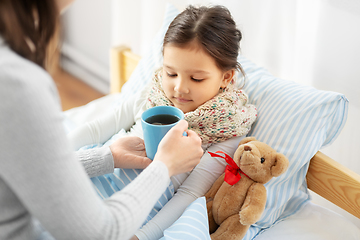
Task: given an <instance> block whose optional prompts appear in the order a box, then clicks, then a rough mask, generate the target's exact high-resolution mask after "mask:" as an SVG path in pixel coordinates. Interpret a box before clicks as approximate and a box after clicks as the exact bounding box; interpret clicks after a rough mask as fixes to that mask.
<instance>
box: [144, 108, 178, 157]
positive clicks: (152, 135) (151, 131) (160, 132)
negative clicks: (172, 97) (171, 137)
mask: <svg viewBox="0 0 360 240" xmlns="http://www.w3.org/2000/svg"><path fill="white" fill-rule="evenodd" d="M181 119H184V113H183V112H182V111H181V110H180V109H178V108H176V107H172V106H156V107H152V108H149V109H147V110H146V111H145V112H143V113H142V115H141V126H142V129H143V134H144V142H145V150H146V155H147V157H148V158H150V159H151V160H153V159H154V157H155V153H156V151H157V148H158V145H159V143H160V141H161V139H162V138H163V137H164V136H165V134H166V133H167V132H168V131H169V130H170V129H171V128H172V127H173V126H175V125H176V124H177V123H178V122H179V121H180V120H181Z"/></svg>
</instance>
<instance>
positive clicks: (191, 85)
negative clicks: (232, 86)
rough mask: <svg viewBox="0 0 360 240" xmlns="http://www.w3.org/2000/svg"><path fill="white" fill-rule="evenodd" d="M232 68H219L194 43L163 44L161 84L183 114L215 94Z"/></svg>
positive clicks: (227, 80)
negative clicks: (225, 69) (179, 45)
mask: <svg viewBox="0 0 360 240" xmlns="http://www.w3.org/2000/svg"><path fill="white" fill-rule="evenodd" d="M234 73H235V70H229V71H226V72H223V71H221V70H220V69H219V68H218V67H217V65H216V63H215V60H214V59H213V58H212V57H211V56H210V55H209V54H208V53H207V52H205V51H204V50H203V49H202V48H201V47H200V46H199V45H198V44H197V43H196V42H192V43H190V44H188V45H187V46H186V47H176V46H174V45H171V44H168V45H166V46H165V47H164V64H163V80H162V85H163V89H164V92H165V94H166V96H167V97H168V98H169V99H170V101H171V102H172V103H173V104H174V106H175V107H177V108H179V109H180V110H182V111H183V112H184V113H187V112H191V111H194V110H195V109H196V108H198V107H199V106H200V105H202V104H203V103H205V102H206V101H208V100H210V99H211V98H213V97H214V96H215V95H216V94H218V93H219V89H220V88H225V87H226V86H227V85H228V84H229V82H230V81H231V79H232V78H233V76H234Z"/></svg>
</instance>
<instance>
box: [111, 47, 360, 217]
mask: <svg viewBox="0 0 360 240" xmlns="http://www.w3.org/2000/svg"><path fill="white" fill-rule="evenodd" d="M139 60H140V57H139V56H138V55H136V54H134V53H132V52H131V50H130V49H129V48H126V47H116V48H112V49H111V64H110V68H111V69H110V70H111V93H117V92H120V91H121V87H122V85H123V84H124V83H125V82H126V81H127V80H128V79H129V77H130V75H131V73H132V72H133V70H134V69H135V67H136V65H137V64H138V62H139ZM306 179H307V184H308V188H309V189H310V190H312V191H313V192H315V193H317V194H319V195H320V196H322V197H323V198H325V199H327V200H328V201H330V202H332V203H334V204H335V205H337V206H339V207H340V208H342V209H344V210H346V211H347V212H349V213H351V214H352V215H354V216H355V217H357V218H359V219H360V175H358V174H356V173H355V172H353V171H351V170H350V169H348V168H346V167H344V166H342V165H341V164H340V163H338V162H336V161H335V160H333V159H331V158H330V157H328V156H326V155H325V154H323V153H322V152H318V153H316V154H315V156H314V157H313V158H312V159H311V161H310V166H309V169H308V173H307V175H306Z"/></svg>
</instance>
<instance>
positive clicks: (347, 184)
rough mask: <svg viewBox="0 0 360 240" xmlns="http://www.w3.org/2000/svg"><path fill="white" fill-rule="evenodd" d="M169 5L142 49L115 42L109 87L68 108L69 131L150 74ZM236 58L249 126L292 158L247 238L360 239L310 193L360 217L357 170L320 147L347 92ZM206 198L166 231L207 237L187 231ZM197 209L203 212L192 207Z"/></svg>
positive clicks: (336, 129)
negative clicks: (253, 109)
mask: <svg viewBox="0 0 360 240" xmlns="http://www.w3.org/2000/svg"><path fill="white" fill-rule="evenodd" d="M166 11H167V12H166V14H165V19H164V23H163V26H162V28H161V30H160V31H159V33H158V35H157V36H156V37H155V39H154V41H153V43H152V45H151V48H150V49H149V51H148V52H147V53H146V54H145V55H144V56H143V57H141V58H140V56H138V55H136V54H134V53H132V52H131V50H130V48H128V47H126V46H120V47H114V48H112V49H111V69H110V70H111V71H110V72H111V84H110V85H111V90H110V91H111V94H109V95H107V96H105V97H103V98H100V99H97V100H95V101H92V102H90V103H89V104H87V105H85V106H81V107H78V108H75V109H71V110H68V111H66V112H64V115H65V127H66V128H67V131H71V130H72V129H74V128H75V127H77V126H79V125H81V124H84V123H85V122H87V121H91V120H93V119H95V118H97V117H98V116H100V115H101V114H103V113H105V112H107V111H111V110H112V109H113V108H116V106H117V104H118V103H119V102H121V101H123V100H124V99H126V98H127V97H128V96H129V95H130V94H133V93H134V92H137V91H138V90H139V89H141V88H142V87H144V86H145V85H146V83H147V82H148V81H149V79H151V75H152V72H153V71H154V69H156V68H157V67H159V66H161V60H162V59H161V42H162V38H163V35H164V34H165V31H166V29H167V26H168V24H169V23H170V22H171V20H172V19H173V18H174V17H175V16H176V15H177V13H178V12H177V10H176V9H173V8H171V7H170V8H168V9H167V10H166ZM239 62H240V63H241V64H242V66H243V68H244V69H245V72H246V74H247V77H248V83H247V86H246V87H245V91H246V93H248V95H249V99H250V101H251V103H253V104H255V105H256V106H257V107H258V110H259V118H258V120H257V122H256V123H255V125H254V127H253V129H252V131H251V132H250V133H249V134H250V135H252V136H256V137H257V139H258V140H260V141H264V142H266V143H267V144H269V145H270V146H272V147H273V148H274V149H275V150H277V151H280V152H282V153H284V154H285V155H286V156H288V158H289V161H290V167H289V170H288V172H287V174H286V176H282V177H280V178H279V179H276V181H274V182H275V183H271V184H269V185H267V186H266V187H267V190H268V192H269V194H270V195H269V194H268V203H267V207H266V209H265V212H264V217H262V219H261V220H260V221H259V222H258V223H256V224H255V225H254V226H252V227H251V228H250V229H249V232H248V234H247V235H246V236H245V239H253V238H256V239H277V240H279V239H360V229H359V228H358V227H356V226H355V225H354V224H353V223H351V222H350V221H349V220H347V219H346V218H344V217H343V216H341V215H339V214H337V213H334V212H332V211H331V210H328V209H326V208H323V207H321V206H318V205H316V204H313V203H312V202H311V194H309V193H308V189H310V190H312V191H313V192H315V193H317V194H319V195H320V196H322V197H324V198H325V199H327V200H328V201H330V202H332V203H334V204H336V205H337V206H339V207H340V208H342V209H344V210H346V211H347V212H349V213H351V214H352V215H353V216H355V217H356V218H358V219H360V176H359V175H358V174H357V173H355V172H353V171H351V170H350V169H347V168H345V167H344V166H342V165H341V164H340V163H338V162H337V161H335V160H333V159H331V158H330V157H329V156H326V155H325V154H323V153H322V152H321V151H319V150H320V149H321V148H322V147H324V146H326V145H329V144H331V143H332V142H333V141H334V139H335V138H336V137H337V136H338V134H339V133H340V132H341V129H342V128H343V126H344V124H345V122H346V115H347V104H348V101H347V99H346V97H345V96H343V95H342V94H339V93H333V92H326V91H319V90H317V89H314V88H312V87H307V86H302V85H299V84H297V83H294V82H291V81H286V80H282V79H277V78H276V77H274V76H272V75H271V74H270V73H268V72H267V71H266V70H264V69H262V68H259V67H257V66H256V65H255V64H254V63H252V62H251V61H249V60H247V59H246V58H245V57H243V56H239ZM275 104H281V105H280V106H281V108H279V107H275V106H274V105H275ZM279 119H280V120H279ZM203 205H204V199H199V201H196V202H195V203H193V204H191V205H190V206H189V207H188V209H187V210H185V212H184V214H183V216H184V218H182V217H181V218H180V219H179V220H178V221H177V222H176V223H174V225H173V226H172V227H170V228H169V229H167V230H166V231H165V232H164V235H165V237H164V239H172V238H176V239H185V238H186V239H209V236H207V235H204V231H205V232H206V228H205V230H197V231H198V232H199V235H198V238H191V237H189V235H186V233H189V232H191V231H192V230H189V229H187V228H185V229H184V228H183V226H184V222H182V221H184V219H185V217H186V216H187V214H190V215H191V217H193V218H198V219H199V218H204V211H203V209H202V207H201V206H203ZM199 206H200V208H199ZM194 209H197V210H196V211H197V212H199V213H200V216H195V217H194V216H193V215H192V213H191V212H194V211H192V210H194ZM205 220H206V216H205ZM185 223H187V224H189V223H188V222H186V221H185ZM180 232H182V233H184V234H185V235H184V237H180V236H182V235H181V234H180ZM191 234H192V236H195V235H196V234H197V233H194V232H191Z"/></svg>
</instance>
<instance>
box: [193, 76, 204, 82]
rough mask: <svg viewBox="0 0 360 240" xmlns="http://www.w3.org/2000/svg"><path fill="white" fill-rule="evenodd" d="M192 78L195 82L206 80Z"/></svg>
mask: <svg viewBox="0 0 360 240" xmlns="http://www.w3.org/2000/svg"><path fill="white" fill-rule="evenodd" d="M191 80H193V81H195V82H201V81H202V80H204V79H197V78H193V77H192V78H191Z"/></svg>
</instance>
